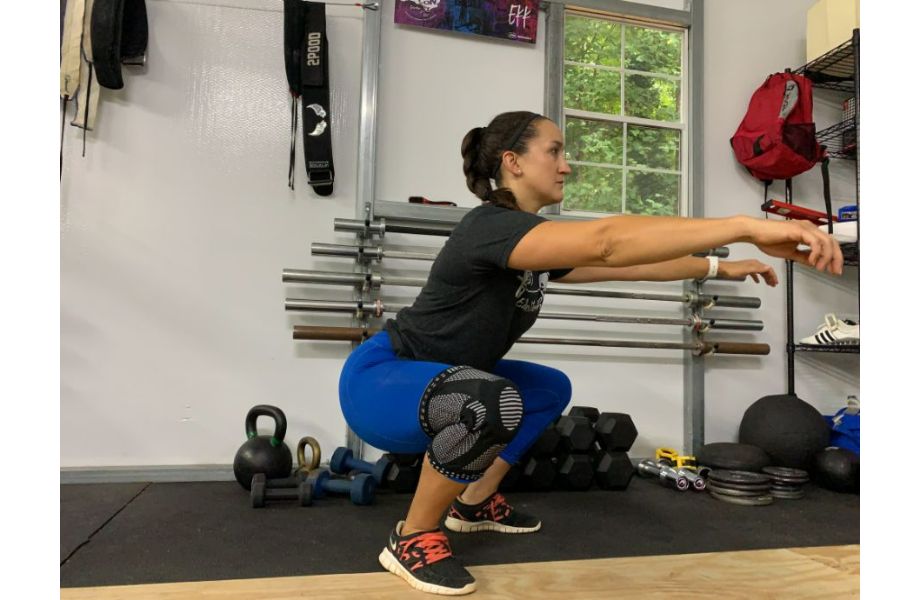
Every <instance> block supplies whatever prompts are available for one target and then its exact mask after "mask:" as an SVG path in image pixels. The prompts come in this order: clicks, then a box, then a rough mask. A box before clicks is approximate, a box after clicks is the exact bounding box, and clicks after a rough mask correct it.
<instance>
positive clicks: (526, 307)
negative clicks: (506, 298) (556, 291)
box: [514, 271, 549, 312]
mask: <svg viewBox="0 0 920 600" xmlns="http://www.w3.org/2000/svg"><path fill="white" fill-rule="evenodd" d="M518 279H519V280H520V281H521V285H519V286H518V289H517V291H516V292H515V293H514V298H515V302H514V305H515V306H517V307H518V308H520V309H521V310H523V311H524V312H537V311H539V310H540V307H541V306H543V295H544V294H545V293H546V283H547V282H548V281H549V273H547V272H546V271H544V272H542V273H540V277H539V278H536V277H534V273H533V271H524V272H523V273H522V274H521V275H519V276H518Z"/></svg>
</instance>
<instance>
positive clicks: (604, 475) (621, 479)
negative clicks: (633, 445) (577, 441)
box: [594, 450, 635, 490]
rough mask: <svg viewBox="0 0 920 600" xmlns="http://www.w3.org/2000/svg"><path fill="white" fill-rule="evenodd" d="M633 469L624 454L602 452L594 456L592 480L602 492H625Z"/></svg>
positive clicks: (626, 455) (633, 471) (627, 456)
mask: <svg viewBox="0 0 920 600" xmlns="http://www.w3.org/2000/svg"><path fill="white" fill-rule="evenodd" d="M633 473H635V469H634V468H633V465H632V461H631V460H630V459H629V455H628V454H626V453H625V452H611V451H609V450H604V451H601V452H599V453H598V454H596V455H595V459H594V480H595V481H596V482H597V487H599V488H601V489H602V490H625V489H626V488H627V487H629V482H630V481H631V480H632V476H633Z"/></svg>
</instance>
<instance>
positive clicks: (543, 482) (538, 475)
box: [523, 456, 556, 490]
mask: <svg viewBox="0 0 920 600" xmlns="http://www.w3.org/2000/svg"><path fill="white" fill-rule="evenodd" d="M523 478H524V482H525V484H526V485H527V487H528V488H530V489H532V490H549V489H552V487H553V480H554V479H555V478H556V465H555V464H554V463H553V459H552V458H550V457H547V456H531V457H530V458H529V459H527V463H526V464H525V465H524V472H523Z"/></svg>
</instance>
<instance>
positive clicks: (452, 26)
mask: <svg viewBox="0 0 920 600" xmlns="http://www.w3.org/2000/svg"><path fill="white" fill-rule="evenodd" d="M538 9H539V4H538V0H396V17H395V21H396V23H399V24H401V25H415V26H417V27H426V28H428V29H443V30H446V31H457V32H460V33H471V34H474V35H486V36H489V37H497V38H501V39H504V40H514V41H516V42H524V43H529V44H535V43H536V41H537V20H538V19H537V11H538Z"/></svg>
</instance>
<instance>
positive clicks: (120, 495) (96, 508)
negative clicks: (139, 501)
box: [61, 483, 148, 562]
mask: <svg viewBox="0 0 920 600" xmlns="http://www.w3.org/2000/svg"><path fill="white" fill-rule="evenodd" d="M147 485H148V484H146V483H114V484H109V485H90V484H85V485H84V484H79V485H78V484H74V485H62V486H61V562H64V559H66V558H67V557H68V556H70V555H71V554H72V553H73V552H74V550H76V549H77V548H79V547H80V544H83V543H84V542H86V541H87V540H88V539H89V538H90V536H92V535H93V533H95V532H96V530H97V529H99V528H100V527H102V526H103V525H104V524H105V522H106V521H108V520H109V519H110V518H112V515H114V514H115V513H117V512H118V511H119V510H121V509H122V508H123V507H124V506H125V505H126V504H128V503H129V502H130V501H131V499H132V498H134V497H135V496H137V494H138V493H139V492H140V491H141V490H142V489H144V487H145V486H147Z"/></svg>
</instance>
